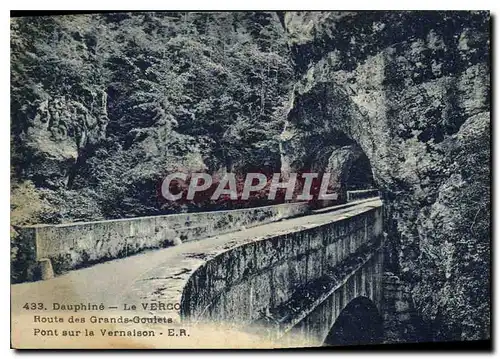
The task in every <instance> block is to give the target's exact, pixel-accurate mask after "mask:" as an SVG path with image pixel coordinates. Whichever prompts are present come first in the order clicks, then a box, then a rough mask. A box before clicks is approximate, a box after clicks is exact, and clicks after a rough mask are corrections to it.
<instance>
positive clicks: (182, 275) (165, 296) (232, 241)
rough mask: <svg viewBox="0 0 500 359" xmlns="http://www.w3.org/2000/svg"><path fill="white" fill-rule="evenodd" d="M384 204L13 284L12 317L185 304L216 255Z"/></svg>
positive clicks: (369, 202)
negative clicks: (60, 307)
mask: <svg viewBox="0 0 500 359" xmlns="http://www.w3.org/2000/svg"><path fill="white" fill-rule="evenodd" d="M380 205H381V201H380V200H379V199H378V198H376V199H374V198H371V199H365V200H360V201H356V202H351V203H348V204H346V205H341V206H334V207H330V208H326V209H321V210H317V211H314V212H313V214H310V215H306V216H302V217H296V218H292V219H288V220H282V221H279V222H274V223H269V224H264V225H260V226H256V227H251V228H242V229H241V230H239V231H237V232H232V233H227V234H223V235H218V236H215V237H212V238H207V239H204V240H198V241H193V242H187V243H182V244H180V245H178V246H174V247H169V248H165V249H158V250H152V251H146V252H142V253H140V254H136V255H133V256H130V257H126V258H120V259H116V260H111V261H108V262H104V263H100V264H96V265H93V266H91V267H87V268H82V269H78V270H74V271H70V272H68V273H65V274H63V275H60V276H58V277H55V278H53V279H50V280H45V281H37V282H27V283H21V284H13V285H11V303H12V306H11V311H12V314H13V315H15V314H16V313H20V312H22V311H23V309H22V306H23V305H24V304H25V303H27V302H28V303H39V302H41V303H45V305H46V306H52V303H60V304H78V303H84V304H85V303H96V304H100V303H103V304H104V306H105V307H106V308H108V307H110V306H111V307H115V306H116V307H118V309H123V303H128V304H136V305H137V310H138V311H140V310H142V307H141V306H140V303H144V302H164V303H176V302H179V301H180V297H181V294H182V289H183V287H184V285H185V283H186V282H187V280H188V278H189V276H190V275H191V273H193V272H194V270H195V269H196V268H198V267H199V266H200V265H201V264H203V263H204V262H206V261H207V260H209V259H210V258H213V257H215V256H216V255H217V254H220V253H222V252H224V251H226V250H230V249H232V248H235V247H237V246H239V245H242V244H244V243H249V242H252V241H258V240H260V239H264V238H268V237H271V236H274V235H277V234H282V233H287V232H293V231H296V230H299V229H301V228H311V227H315V226H320V225H323V224H326V223H329V222H332V221H335V220H337V219H341V218H344V217H346V216H353V215H355V214H357V213H360V212H363V211H365V210H366V209H368V208H371V207H375V206H377V207H378V206H380ZM50 309H52V308H49V310H50ZM146 311H148V312H150V313H151V314H153V313H152V311H150V310H146ZM153 312H154V311H153Z"/></svg>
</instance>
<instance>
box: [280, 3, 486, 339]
mask: <svg viewBox="0 0 500 359" xmlns="http://www.w3.org/2000/svg"><path fill="white" fill-rule="evenodd" d="M280 19H281V21H282V23H283V24H284V26H285V28H286V31H287V35H288V41H289V44H290V46H291V52H292V54H293V59H294V62H295V71H296V74H297V77H298V80H297V83H296V84H295V86H294V89H293V94H292V96H291V101H290V105H289V113H288V117H287V122H286V124H285V127H284V130H283V132H282V134H281V145H280V147H281V156H282V168H283V170H284V171H293V170H296V169H298V168H301V167H303V165H304V163H307V162H309V161H311V158H310V156H311V154H314V156H316V158H319V157H322V158H326V159H327V161H324V162H323V163H330V164H331V163H338V165H337V166H336V167H335V166H334V168H333V170H332V169H331V168H330V170H331V171H332V172H334V171H335V170H337V171H338V172H339V173H340V172H344V171H345V169H344V168H343V167H342V166H343V165H344V164H346V163H347V162H348V161H347V159H348V158H349V156H351V157H353V156H356V152H360V151H362V152H363V153H364V154H366V156H367V158H368V160H369V163H370V166H371V169H372V171H373V177H374V180H375V182H376V185H377V186H378V188H379V189H380V190H381V192H382V194H383V197H384V199H385V204H386V212H387V213H386V215H385V216H384V217H385V219H386V223H385V230H386V231H387V233H388V237H389V241H390V250H389V253H388V257H389V258H390V260H389V261H388V263H387V264H386V266H387V269H388V270H390V271H393V272H395V273H397V274H398V275H399V276H400V277H401V279H402V280H403V281H404V282H405V283H407V284H408V285H409V287H410V288H411V294H412V297H413V300H414V302H415V307H416V309H417V310H418V311H419V313H421V315H422V318H423V320H424V321H425V323H426V330H425V331H424V333H422V338H420V339H427V340H460V339H462V340H464V339H469V340H470V339H484V338H487V337H488V335H489V334H488V333H489V320H490V318H489V310H490V309H489V305H490V304H489V295H490V294H489V271H490V262H489V259H490V252H489V246H490V233H489V231H490V217H489V208H490V199H489V197H490V183H489V181H490V172H489V171H490V169H489V166H490V158H489V157H490V98H489V91H490V71H489V14H488V13H487V12H354V13H349V12H339V13H335V12H324V13H322V12H313V13H311V12H303V13H299V12H292V13H286V14H282V15H281V17H280ZM316 163H318V164H320V163H321V162H320V161H316ZM324 166H325V165H324ZM323 168H325V167H323Z"/></svg>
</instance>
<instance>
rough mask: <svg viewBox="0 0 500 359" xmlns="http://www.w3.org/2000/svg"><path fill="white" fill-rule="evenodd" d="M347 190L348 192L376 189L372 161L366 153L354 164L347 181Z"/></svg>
mask: <svg viewBox="0 0 500 359" xmlns="http://www.w3.org/2000/svg"><path fill="white" fill-rule="evenodd" d="M345 188H346V190H348V191H351V190H363V189H371V188H376V184H375V180H374V179H373V172H372V168H371V164H370V160H369V159H368V157H367V156H366V154H365V153H364V152H362V153H361V154H360V155H359V157H358V159H356V160H355V161H354V162H353V164H352V166H351V168H350V171H349V173H348V175H347V179H346V181H345Z"/></svg>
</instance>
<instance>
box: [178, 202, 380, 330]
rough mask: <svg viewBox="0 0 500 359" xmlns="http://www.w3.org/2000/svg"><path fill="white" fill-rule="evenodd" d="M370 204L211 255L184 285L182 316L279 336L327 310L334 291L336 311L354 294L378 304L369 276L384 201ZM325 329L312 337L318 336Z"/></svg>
mask: <svg viewBox="0 0 500 359" xmlns="http://www.w3.org/2000/svg"><path fill="white" fill-rule="evenodd" d="M370 203H371V205H370V206H367V205H366V204H365V205H359V206H358V207H357V209H356V208H353V209H352V210H351V211H349V212H346V213H345V214H340V215H335V212H332V214H331V215H332V219H331V221H329V222H328V223H326V224H321V225H317V226H314V225H313V226H305V227H303V228H301V229H299V230H293V231H290V232H287V233H283V234H278V235H274V236H271V237H269V238H265V239H260V240H258V241H255V242H252V243H246V244H243V245H240V246H238V247H236V248H234V249H231V250H228V251H226V252H223V253H221V254H219V255H217V256H215V257H214V258H212V259H210V260H209V261H207V262H205V263H204V264H203V265H201V266H200V267H199V268H198V269H197V270H196V271H195V272H194V273H193V274H192V275H191V276H190V278H189V280H188V281H187V283H186V285H185V286H184V290H183V294H182V300H181V316H182V317H183V318H187V319H188V320H190V321H195V322H196V321H205V320H207V321H210V322H214V321H215V322H224V323H226V324H227V323H237V324H238V325H241V326H247V325H249V326H252V325H261V324H262V323H264V322H265V323H267V327H269V324H270V325H271V327H272V329H271V331H272V332H273V333H274V335H276V336H283V335H284V334H285V333H286V332H289V331H290V330H291V329H292V328H294V327H296V326H298V325H299V326H300V325H301V324H300V323H304V320H307V319H306V318H308V317H309V316H310V315H311V313H315V312H317V310H318V308H321V307H322V305H323V303H328V305H329V306H330V307H329V309H332V308H331V305H335V304H334V302H331V298H334V297H333V295H334V294H335V296H336V298H342V299H338V300H339V301H340V302H337V304H336V305H337V306H338V308H339V310H341V309H342V308H343V306H345V305H347V303H348V302H349V300H350V299H352V298H351V297H352V296H354V295H366V296H367V297H369V298H370V299H372V300H373V301H374V302H375V303H377V304H378V303H379V302H380V301H381V295H382V294H381V291H382V289H381V288H382V286H381V284H380V281H379V280H378V277H377V279H375V276H377V275H378V273H379V272H380V271H381V258H382V257H381V256H382V251H381V250H380V246H381V238H382V211H381V209H382V204H381V202H380V201H373V202H370ZM339 293H340V294H339ZM332 303H333V304H332ZM321 313H322V315H324V312H321ZM337 314H338V312H337ZM329 316H330V318H329V319H328V318H322V319H321V320H319V322H321V321H323V322H331V321H332V320H333V319H334V318H333V315H331V314H329ZM315 323H316V322H315ZM328 324H329V325H330V326H331V324H332V323H328ZM328 329H329V327H328V328H327V331H326V332H324V331H323V332H321V333H319V334H318V335H319V336H320V337H321V336H323V339H324V337H326V335H327V333H328ZM319 340H321V339H319Z"/></svg>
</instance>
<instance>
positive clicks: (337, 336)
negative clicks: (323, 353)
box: [323, 297, 384, 346]
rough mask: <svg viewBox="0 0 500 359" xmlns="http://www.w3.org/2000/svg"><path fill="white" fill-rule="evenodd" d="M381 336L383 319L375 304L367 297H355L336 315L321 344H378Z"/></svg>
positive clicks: (382, 335)
mask: <svg viewBox="0 0 500 359" xmlns="http://www.w3.org/2000/svg"><path fill="white" fill-rule="evenodd" d="M383 338H384V328H383V319H382V316H381V315H380V313H379V311H378V309H377V307H376V305H375V304H374V303H373V302H372V301H371V300H370V299H369V298H367V297H357V298H355V299H353V300H352V301H351V302H349V304H348V305H347V306H346V307H345V308H344V309H343V310H342V312H341V313H340V315H339V316H338V317H337V319H336V320H335V323H334V324H333V326H332V328H331V329H330V331H329V333H328V335H327V336H326V338H325V341H324V343H323V345H324V346H345V345H363V344H378V343H381V342H382V341H383Z"/></svg>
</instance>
